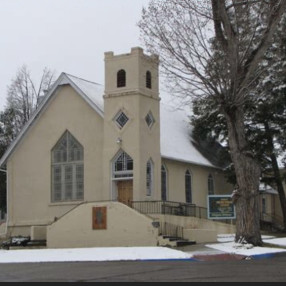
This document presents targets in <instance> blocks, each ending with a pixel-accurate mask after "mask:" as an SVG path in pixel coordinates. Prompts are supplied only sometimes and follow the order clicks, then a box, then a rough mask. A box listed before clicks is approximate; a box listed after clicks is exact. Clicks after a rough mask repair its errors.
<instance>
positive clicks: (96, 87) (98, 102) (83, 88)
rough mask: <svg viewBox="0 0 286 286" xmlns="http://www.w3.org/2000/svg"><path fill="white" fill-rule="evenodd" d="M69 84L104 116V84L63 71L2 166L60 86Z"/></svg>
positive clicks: (3, 157)
mask: <svg viewBox="0 0 286 286" xmlns="http://www.w3.org/2000/svg"><path fill="white" fill-rule="evenodd" d="M66 84H69V85H71V86H72V87H73V88H74V89H75V90H76V91H77V92H78V93H79V94H80V95H81V96H82V98H83V99H84V100H85V101H86V102H87V103H88V104H89V105H90V106H91V107H92V108H93V109H94V110H95V111H96V112H98V113H99V114H100V115H101V116H102V117H103V101H102V99H101V98H102V95H103V90H104V88H103V86H102V85H100V84H97V83H94V82H90V81H86V80H84V79H80V78H78V77H75V76H72V75H69V74H66V73H61V75H60V76H59V77H58V79H57V80H56V81H55V82H54V84H53V86H52V87H51V89H50V90H49V92H48V93H47V94H46V95H45V97H44V98H43V100H42V102H41V103H40V105H39V107H38V108H37V109H36V110H35V112H34V113H33V114H32V116H31V117H30V119H29V121H28V122H27V123H26V124H25V125H24V127H23V129H22V130H21V131H20V133H19V134H18V136H17V137H16V139H15V140H14V141H13V142H12V143H11V144H10V146H9V147H8V149H7V150H6V152H5V153H4V155H3V156H2V158H1V160H0V167H2V166H3V165H5V164H6V161H7V159H8V157H9V156H10V155H11V154H12V152H13V151H14V150H15V148H16V147H17V146H18V144H19V142H20V141H21V140H22V139H23V138H24V136H25V134H26V132H27V131H28V130H29V129H30V127H31V126H32V125H33V124H34V123H35V122H36V120H37V119H38V117H39V115H40V114H41V112H42V111H43V110H45V108H46V106H47V103H48V102H49V101H50V99H51V98H52V96H53V95H54V94H55V92H56V90H57V89H58V87H60V86H62V85H66Z"/></svg>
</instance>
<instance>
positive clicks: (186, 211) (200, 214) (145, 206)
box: [131, 201, 207, 219]
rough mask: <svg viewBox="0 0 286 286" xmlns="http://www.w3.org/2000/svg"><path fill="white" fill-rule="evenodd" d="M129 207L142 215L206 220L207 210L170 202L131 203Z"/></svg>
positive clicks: (193, 205)
mask: <svg viewBox="0 0 286 286" xmlns="http://www.w3.org/2000/svg"><path fill="white" fill-rule="evenodd" d="M131 207H132V208H133V209H135V210H136V211H138V212H140V213H143V214H168V215H177V216H187V217H197V218H204V219H207V208H203V207H198V206H196V205H195V204H190V203H182V202H172V201H132V202H131Z"/></svg>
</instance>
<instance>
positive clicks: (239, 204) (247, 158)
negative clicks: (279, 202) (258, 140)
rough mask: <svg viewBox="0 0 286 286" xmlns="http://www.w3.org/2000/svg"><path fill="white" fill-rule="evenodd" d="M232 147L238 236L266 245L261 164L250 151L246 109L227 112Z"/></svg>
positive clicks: (255, 243)
mask: <svg viewBox="0 0 286 286" xmlns="http://www.w3.org/2000/svg"><path fill="white" fill-rule="evenodd" d="M225 115H226V121H227V127H228V137H229V148H230V154H231V157H232V161H233V164H234V168H235V173H236V179H237V185H238V189H237V192H236V193H235V194H234V196H233V201H234V203H235V206H236V217H237V218H236V236H235V241H236V242H239V243H251V244H253V245H255V246H261V245H262V239H261V233H260V207H259V180H260V166H259V164H258V162H256V161H255V159H254V158H253V156H252V154H251V152H249V151H248V150H247V142H246V139H245V133H244V120H243V119H244V113H243V109H242V108H239V107H237V108H232V109H231V110H230V111H226V112H225Z"/></svg>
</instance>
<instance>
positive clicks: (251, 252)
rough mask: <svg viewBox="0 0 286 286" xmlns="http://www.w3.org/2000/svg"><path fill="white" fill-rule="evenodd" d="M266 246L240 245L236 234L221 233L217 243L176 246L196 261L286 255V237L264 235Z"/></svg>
mask: <svg viewBox="0 0 286 286" xmlns="http://www.w3.org/2000/svg"><path fill="white" fill-rule="evenodd" d="M262 239H263V243H264V246H263V247H253V246H252V245H239V244H235V243H234V235H220V236H218V242H217V243H208V244H196V245H190V246H183V247H178V248H176V249H177V250H180V251H184V252H186V253H187V254H189V255H190V256H192V258H193V259H194V260H196V261H216V260H249V259H262V258H271V257H274V256H278V255H279V256H280V255H285V256H286V237H280V238H277V237H275V236H272V235H263V236H262Z"/></svg>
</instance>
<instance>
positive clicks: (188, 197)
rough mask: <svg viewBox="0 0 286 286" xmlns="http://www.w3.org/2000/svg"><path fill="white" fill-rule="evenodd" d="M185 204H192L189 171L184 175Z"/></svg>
mask: <svg viewBox="0 0 286 286" xmlns="http://www.w3.org/2000/svg"><path fill="white" fill-rule="evenodd" d="M185 191H186V202H187V203H192V175H191V173H190V171H189V170H187V171H186V173H185Z"/></svg>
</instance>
